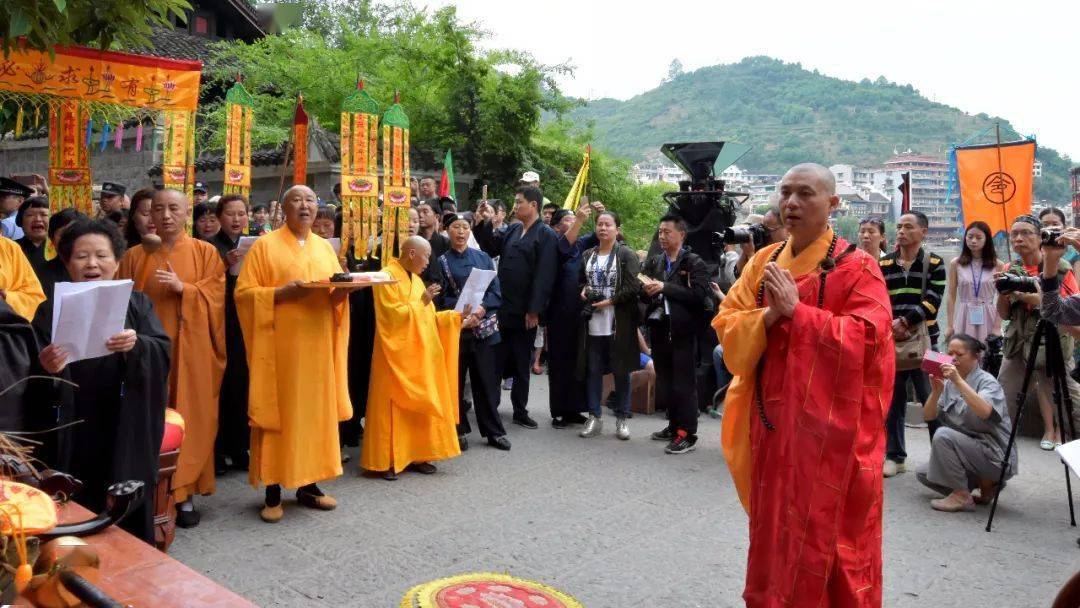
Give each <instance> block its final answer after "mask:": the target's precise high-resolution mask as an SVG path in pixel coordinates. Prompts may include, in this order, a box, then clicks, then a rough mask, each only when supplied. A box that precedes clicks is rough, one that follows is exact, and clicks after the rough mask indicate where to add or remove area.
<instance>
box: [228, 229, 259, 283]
mask: <svg viewBox="0 0 1080 608" xmlns="http://www.w3.org/2000/svg"><path fill="white" fill-rule="evenodd" d="M257 238H259V237H257V236H242V237H240V242H239V243H237V245H236V251H238V252H239V253H240V259H239V260H236V263H235V264H233V265H232V266H229V274H231V275H233V276H234V277H235V276H238V275H239V274H240V266H241V265H243V263H244V256H245V255H247V252H248V250H249V249H251V246H252V245H254V244H255V239H257Z"/></svg>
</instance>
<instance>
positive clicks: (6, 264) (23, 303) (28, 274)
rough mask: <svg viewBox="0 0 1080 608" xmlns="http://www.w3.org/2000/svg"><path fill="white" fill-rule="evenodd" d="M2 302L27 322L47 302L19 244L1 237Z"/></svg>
mask: <svg viewBox="0 0 1080 608" xmlns="http://www.w3.org/2000/svg"><path fill="white" fill-rule="evenodd" d="M0 300H4V301H5V302H7V303H8V305H9V306H11V309H12V310H14V311H15V313H16V314H18V315H19V316H20V317H22V318H24V319H26V320H27V321H32V320H33V319H34V312H35V311H36V310H37V307H38V304H41V303H42V302H44V301H45V293H44V292H43V291H41V283H39V282H38V279H37V275H35V274H34V269H33V268H32V267H31V266H30V260H28V259H26V254H24V253H23V252H22V249H20V248H19V245H18V243H16V242H15V241H13V240H11V239H9V238H4V237H0Z"/></svg>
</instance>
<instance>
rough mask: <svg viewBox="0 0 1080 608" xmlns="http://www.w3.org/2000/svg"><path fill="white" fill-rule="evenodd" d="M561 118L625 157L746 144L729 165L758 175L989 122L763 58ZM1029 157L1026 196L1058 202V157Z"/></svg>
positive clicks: (974, 129) (880, 157)
mask: <svg viewBox="0 0 1080 608" xmlns="http://www.w3.org/2000/svg"><path fill="white" fill-rule="evenodd" d="M568 116H569V118H570V119H572V120H573V121H575V122H578V123H581V124H590V125H591V126H592V128H593V131H594V132H595V134H596V142H597V144H598V145H601V146H603V147H604V148H605V149H606V150H608V151H610V152H612V153H614V154H617V155H620V156H623V157H626V158H630V159H633V160H635V161H636V160H641V159H642V158H644V157H645V156H646V155H648V154H655V153H656V151H657V150H658V149H659V146H660V144H662V143H665V142H674V141H698V140H707V139H727V140H736V141H741V142H744V143H748V144H752V145H753V146H754V148H753V150H751V152H750V153H749V154H747V155H746V156H745V157H744V158H743V159H742V160H741V161H739V165H740V166H741V167H742V168H744V169H749V170H751V171H754V172H761V173H782V172H783V171H784V170H786V169H787V168H789V167H790V166H791V165H793V164H796V163H799V162H804V161H816V162H820V163H822V164H824V165H831V164H833V163H851V164H855V165H861V166H870V167H872V166H875V165H879V164H881V163H882V162H883V161H885V160H887V159H888V158H889V157H890V156H892V153H893V150H894V149H898V150H906V149H909V148H910V149H912V150H915V151H917V152H920V153H923V154H933V155H937V156H940V157H941V158H942V159H944V158H945V154H946V153H947V151H948V149H949V148H950V146H952V145H954V144H957V143H961V142H963V141H965V140H967V139H968V138H969V137H971V136H972V135H974V134H976V133H979V132H981V131H983V130H984V129H986V128H987V127H991V126H993V124H994V122H995V121H997V120H999V119H997V118H992V117H990V116H987V115H985V114H979V115H975V116H973V115H970V114H966V113H964V112H961V111H960V110H957V109H956V108H952V107H949V106H946V105H943V104H939V103H934V102H932V101H930V100H928V99H926V98H925V97H922V96H921V95H920V94H919V93H918V91H916V90H915V89H914V88H912V87H911V85H897V84H894V83H891V82H889V81H887V80H886V79H885V78H884V77H879V78H878V79H877V80H875V81H873V82H871V81H870V80H869V79H863V81H862V82H858V83H856V82H851V81H846V80H840V79H838V78H831V77H827V76H822V75H820V74H816V73H813V72H809V71H806V70H804V69H802V67H800V66H799V65H798V64H787V63H783V62H781V61H779V60H776V59H771V58H768V57H749V58H746V59H743V60H742V61H741V62H739V63H736V64H731V65H720V66H713V67H708V68H702V69H700V70H697V71H695V72H693V73H689V74H684V75H682V76H679V77H678V78H672V79H670V80H667V81H665V83H664V84H663V85H661V86H660V87H658V88H656V89H653V90H651V91H648V92H646V93H643V94H641V95H638V96H636V97H634V98H632V99H629V100H627V101H625V102H620V101H616V100H612V99H601V100H597V101H592V102H589V103H588V104H587V105H585V106H583V107H580V108H578V109H576V110H573V111H571V112H570V114H569V115H568ZM1001 127H1002V139H1003V140H1014V139H1020V137H1021V136H1020V134H1018V133H1017V132H1016V130H1015V129H1013V128H1012V126H1010V125H1009V123H1008V122H1007V121H1004V120H1001ZM990 137H991V138H992V137H993V132H992V131H991V133H990ZM971 143H992V139H988V138H986V137H983V138H981V139H980V140H979V141H977V142H971ZM1038 158H1039V160H1041V161H1042V162H1043V176H1044V177H1042V178H1040V179H1037V180H1036V182H1035V184H1036V186H1035V196H1036V198H1037V199H1046V200H1048V201H1050V202H1053V203H1056V204H1058V205H1061V204H1063V203H1064V202H1065V201H1067V200H1069V198H1070V194H1069V184H1068V170H1069V167H1070V165H1071V163H1070V161H1069V159H1068V157H1063V156H1061V155H1060V154H1058V153H1057V152H1055V151H1054V150H1051V149H1049V148H1041V147H1040V148H1039V151H1038Z"/></svg>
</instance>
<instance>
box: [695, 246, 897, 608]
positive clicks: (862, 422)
mask: <svg viewBox="0 0 1080 608" xmlns="http://www.w3.org/2000/svg"><path fill="white" fill-rule="evenodd" d="M831 238H832V230H831V229H830V230H828V231H827V232H826V233H825V234H824V235H822V236H821V238H819V239H818V240H817V241H815V242H814V243H812V244H811V245H810V246H809V247H807V248H806V249H805V250H803V251H802V252H800V254H799V255H798V256H796V257H793V256H792V253H791V249H790V247H788V246H785V247H784V250H783V251H782V252H781V253H780V256H779V257H778V258H777V260H776V264H777V265H778V266H780V267H781V268H786V269H788V270H789V271H790V272H791V274H792V275H793V276H794V277H795V281H796V284H797V286H798V291H799V304H797V305H796V308H795V313H794V315H793V316H792V317H791V318H781V319H780V320H778V321H776V322H775V323H774V324H773V326H772V327H771V328H770V329H768V330H766V328H765V323H764V312H765V309H764V308H759V307H758V306H757V303H756V298H757V293H758V289H759V286H760V285H761V283H762V279H763V276H764V274H763V273H764V269H765V265H766V263H767V262H768V261H769V259H770V258H771V256H772V255H773V253H774V251H775V250H776V248H777V247H779V246H780V245H779V244H777V245H773V246H770V247H766V248H765V249H763V250H761V251H760V252H758V253H757V254H756V255H755V256H754V257H753V258H752V259H751V260H750V262H749V263H748V264H747V265H746V268H745V270H743V273H742V276H741V277H740V278H739V280H738V281H736V282H735V285H733V286H732V288H731V291H730V292H729V293H728V295H727V298H726V299H725V300H724V302H723V304H722V305H721V308H720V312H719V313H718V314H717V316H716V318H715V319H713V322H712V325H713V328H715V329H716V332H717V335H718V336H719V339H720V344H721V345H722V346H723V348H724V362H725V363H726V364H727V367H728V369H729V370H730V371H731V373H732V374H734V375H735V379H734V380H733V381H732V384H731V388H730V389H729V390H728V394H727V400H726V402H725V411H724V421H723V431H722V443H723V448H724V457H725V458H726V459H727V463H728V467H729V468H730V469H731V474H732V477H733V478H734V480H735V485H736V487H737V489H738V491H739V498H740V499H741V500H742V503H743V507H744V508H746V510H747V512H748V513H749V515H750V551H749V557H748V563H747V571H746V588H745V590H744V593H743V598H744V599H745V601H746V605H747V606H750V607H752V608H761V607H764V608H774V607H775V608H779V607H781V606H782V607H784V608H790V607H792V606H807V607H809V606H813V607H815V608H817V607H830V608H838V607H849V606H850V607H871V606H875V607H876V606H880V605H881V509H882V479H881V468H882V464H883V460H884V451H885V430H884V424H885V416H886V414H887V413H888V408H889V403H890V401H891V399H892V389H893V373H894V365H895V364H894V353H893V341H892V333H891V331H890V323H891V321H892V313H891V309H890V307H889V295H888V293H887V291H886V289H885V282H884V279H883V278H882V276H881V271H880V270H879V268H878V263H877V260H876V259H874V258H872V257H871V256H870V255H868V254H867V253H865V252H863V251H861V250H857V249H856V250H854V251H851V252H849V253H846V254H845V255H843V256H842V257H841V258H840V259H839V262H838V264H837V266H836V268H835V269H834V270H833V271H831V272H829V274H828V275H827V278H826V279H825V298H824V304H823V307H822V308H818V287H819V285H820V278H819V277H820V269H819V263H820V262H821V261H822V260H823V259H824V258H825V256H826V253H827V251H828V249H829V243H830V239H831ZM847 247H848V244H847V243H846V242H844V240H843V239H838V242H837V246H836V249H835V253H834V257H840V256H841V254H842V253H844V252H845V250H846V249H847ZM765 305H766V306H767V305H768V301H767V296H766V302H765ZM759 363H760V364H761V366H760V367H759ZM758 373H761V374H762V377H761V378H760V383H755V379H756V376H757V374H758ZM755 386H759V387H761V391H762V398H763V402H764V410H765V415H766V417H767V418H768V420H769V422H770V423H771V424H772V425H773V426H774V428H773V429H772V430H769V429H767V428H766V427H765V425H764V423H763V422H762V420H761V416H760V414H759V411H758V404H757V401H756V399H755V398H754V391H755Z"/></svg>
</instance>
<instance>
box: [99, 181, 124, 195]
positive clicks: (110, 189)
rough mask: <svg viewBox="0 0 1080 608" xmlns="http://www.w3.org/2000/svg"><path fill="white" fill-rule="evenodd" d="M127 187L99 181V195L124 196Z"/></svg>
mask: <svg viewBox="0 0 1080 608" xmlns="http://www.w3.org/2000/svg"><path fill="white" fill-rule="evenodd" d="M125 192H127V187H125V186H123V185H121V184H116V183H113V182H101V196H110V195H115V196H124V193H125Z"/></svg>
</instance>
